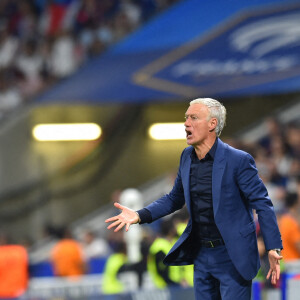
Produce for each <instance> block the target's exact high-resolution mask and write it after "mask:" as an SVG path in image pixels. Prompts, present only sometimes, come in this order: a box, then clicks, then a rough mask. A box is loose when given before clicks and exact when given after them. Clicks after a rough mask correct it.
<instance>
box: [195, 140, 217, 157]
mask: <svg viewBox="0 0 300 300" xmlns="http://www.w3.org/2000/svg"><path fill="white" fill-rule="evenodd" d="M216 138H217V137H216V136H214V137H211V138H208V139H206V140H205V141H203V142H202V143H201V144H199V145H195V146H194V149H195V152H196V155H197V157H198V158H199V159H203V158H204V157H205V155H206V154H207V153H208V152H209V150H210V149H211V147H212V146H213V145H214V143H215V141H216Z"/></svg>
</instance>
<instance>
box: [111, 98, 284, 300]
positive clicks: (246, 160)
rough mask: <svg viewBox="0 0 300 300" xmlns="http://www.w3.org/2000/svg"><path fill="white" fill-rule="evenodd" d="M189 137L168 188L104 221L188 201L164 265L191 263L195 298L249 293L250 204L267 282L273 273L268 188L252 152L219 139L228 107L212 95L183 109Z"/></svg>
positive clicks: (121, 221) (132, 220)
mask: <svg viewBox="0 0 300 300" xmlns="http://www.w3.org/2000/svg"><path fill="white" fill-rule="evenodd" d="M185 119H186V121H185V123H184V125H185V131H186V139H187V144H188V145H190V146H189V147H187V148H186V149H184V150H183V152H182V155H181V159H180V166H179V170H178V174H177V178H176V180H175V183H174V187H173V189H172V191H171V192H170V193H169V194H167V195H165V196H163V197H161V198H160V199H158V200H156V201H154V202H153V203H151V204H150V205H148V206H147V207H145V208H143V209H141V210H139V211H137V212H136V211H133V210H131V209H129V208H127V207H124V206H122V205H120V204H119V203H115V207H117V208H119V209H121V210H122V212H121V213H120V214H119V215H117V216H115V217H112V218H109V219H107V220H106V222H113V223H111V224H110V225H109V226H108V229H110V228H112V227H115V231H118V230H120V229H121V228H123V227H124V226H125V228H126V231H128V229H129V227H130V225H131V224H136V223H140V224H143V223H150V222H153V221H155V220H157V219H159V218H161V217H163V216H166V215H168V214H171V213H173V212H174V211H176V210H178V209H180V208H182V207H183V205H184V204H186V207H187V209H188V211H189V214H190V219H189V222H188V225H187V227H186V229H185V231H184V232H183V234H182V235H181V237H180V238H179V239H178V241H177V242H176V243H175V245H174V246H173V247H172V249H171V250H170V252H169V253H168V255H167V256H166V257H165V259H164V263H165V264H167V265H186V264H194V289H195V295H196V299H197V300H200V299H201V300H206V299H214V300H216V299H225V300H234V299H242V300H247V299H251V285H252V279H253V278H254V277H255V276H256V274H257V272H258V269H259V267H260V261H259V255H258V249H257V240H256V231H255V229H256V228H255V223H254V220H253V211H255V212H256V213H257V215H258V221H259V224H260V229H261V232H262V235H263V238H264V243H265V246H266V249H267V250H268V257H269V262H270V270H269V272H268V275H267V278H268V279H269V278H271V282H272V283H273V284H275V283H276V281H277V280H278V279H279V276H280V264H279V260H280V259H282V256H281V255H280V250H281V249H282V241H281V236H280V232H279V229H278V225H277V221H276V216H275V213H274V210H273V205H272V202H271V200H270V198H269V196H268V193H267V190H266V188H265V186H264V184H263V182H262V180H261V179H260V178H259V176H258V173H257V169H256V166H255V162H254V160H253V158H252V156H251V155H250V154H248V153H246V152H244V151H241V150H237V149H235V148H233V147H231V146H229V145H227V144H225V143H223V142H222V141H221V140H220V139H219V136H220V134H221V132H222V129H223V127H224V125H225V119H226V109H225V107H224V106H223V105H222V104H221V103H220V102H219V101H217V100H214V99H211V98H201V99H196V100H193V101H191V102H190V106H189V108H188V109H187V111H186V114H185Z"/></svg>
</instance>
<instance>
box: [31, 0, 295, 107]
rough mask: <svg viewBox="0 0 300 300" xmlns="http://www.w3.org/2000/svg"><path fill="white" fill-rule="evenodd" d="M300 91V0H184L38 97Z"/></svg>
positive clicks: (157, 97) (160, 97)
mask: <svg viewBox="0 0 300 300" xmlns="http://www.w3.org/2000/svg"><path fill="white" fill-rule="evenodd" d="M293 91H300V1H299V0H298V1H296V0H251V1H249V0H209V1H207V0H185V1H182V2H179V3H178V4H177V5H175V6H173V7H171V8H170V9H169V10H168V11H166V12H165V13H163V14H161V15H160V16H158V17H157V18H155V19H154V20H153V21H151V22H149V23H148V24H146V25H145V26H143V27H142V28H141V29H140V30H138V31H137V32H135V33H133V34H132V35H130V36H129V37H128V38H127V39H125V40H123V41H122V42H120V43H119V44H117V45H115V46H114V47H113V48H111V49H110V50H109V51H107V52H106V53H104V54H102V55H100V56H99V57H97V58H95V59H93V60H91V61H89V62H88V63H87V64H86V65H84V66H83V67H82V68H81V69H80V70H79V71H78V72H76V73H75V74H74V75H72V76H71V77H69V78H68V79H65V80H64V81H62V82H60V83H58V84H57V85H55V86H54V87H53V88H51V89H49V90H48V91H47V92H45V93H44V94H42V95H41V96H40V97H38V98H37V99H36V101H37V102H58V103H60V102H64V103H66V102H69V103H76V102H91V103H93V102H94V103H122V102H133V103H134V102H135V103H138V102H149V101H168V100H172V101H174V100H176V99H178V100H181V99H183V98H184V99H187V98H188V99H190V98H195V97H218V98H220V97H231V96H244V95H251V94H276V93H286V92H293Z"/></svg>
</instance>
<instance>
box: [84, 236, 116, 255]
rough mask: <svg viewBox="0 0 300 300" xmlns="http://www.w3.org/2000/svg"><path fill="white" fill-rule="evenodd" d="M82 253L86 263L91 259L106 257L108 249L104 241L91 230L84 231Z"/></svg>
mask: <svg viewBox="0 0 300 300" xmlns="http://www.w3.org/2000/svg"><path fill="white" fill-rule="evenodd" d="M83 252H84V257H85V259H86V260H87V261H89V260H90V259H93V258H99V257H107V256H108V255H109V253H110V248H109V246H108V243H107V241H106V240H105V239H103V238H100V237H98V236H96V234H95V233H94V232H93V231H92V230H86V231H85V232H84V235H83Z"/></svg>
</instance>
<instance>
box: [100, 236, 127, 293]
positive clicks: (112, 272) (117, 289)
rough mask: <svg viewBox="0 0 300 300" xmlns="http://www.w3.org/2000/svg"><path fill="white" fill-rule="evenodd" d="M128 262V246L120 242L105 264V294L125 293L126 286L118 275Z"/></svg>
mask: <svg viewBox="0 0 300 300" xmlns="http://www.w3.org/2000/svg"><path fill="white" fill-rule="evenodd" d="M126 262H127V256H126V245H125V242H124V241H122V240H119V243H118V244H116V247H115V252H114V253H113V254H111V255H110V256H109V258H108V259H107V261H106V264H105V268H104V272H103V281H102V292H103V294H108V295H109V294H118V293H122V292H123V291H124V286H123V284H122V282H121V281H120V280H119V279H118V275H119V274H120V272H121V268H122V267H123V266H124V265H125V264H126Z"/></svg>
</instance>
